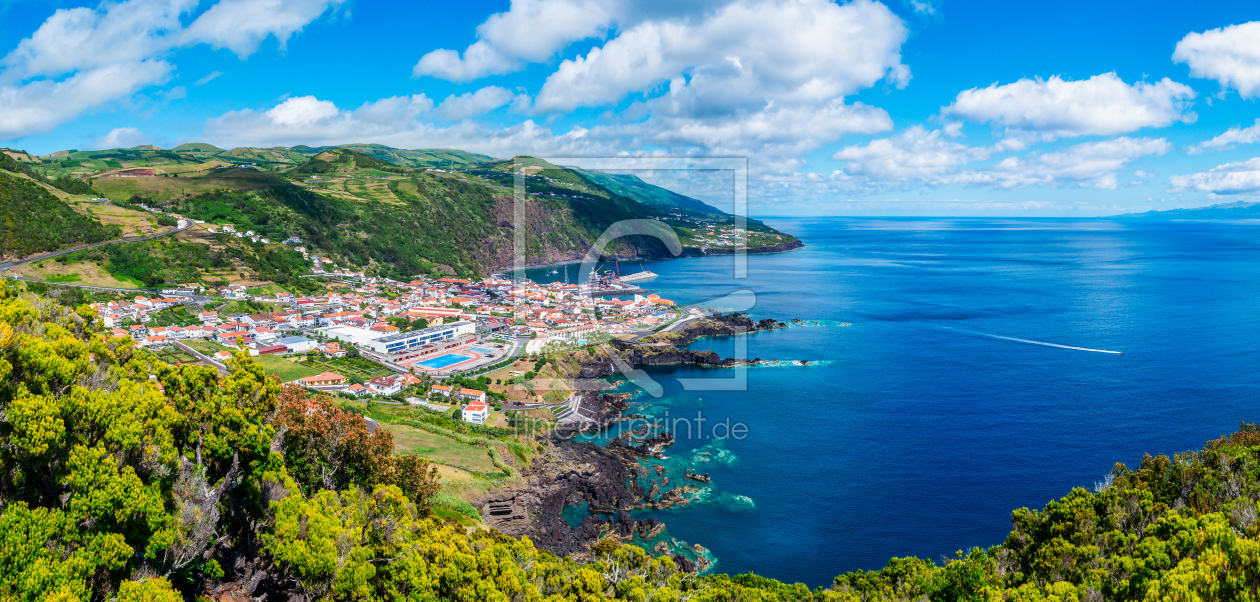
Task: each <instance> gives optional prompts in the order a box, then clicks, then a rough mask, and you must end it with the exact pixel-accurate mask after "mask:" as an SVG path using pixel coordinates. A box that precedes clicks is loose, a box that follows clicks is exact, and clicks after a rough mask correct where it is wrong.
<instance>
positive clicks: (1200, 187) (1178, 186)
mask: <svg viewBox="0 0 1260 602" xmlns="http://www.w3.org/2000/svg"><path fill="white" fill-rule="evenodd" d="M1168 179H1169V181H1170V182H1171V183H1172V189H1171V192H1183V191H1187V190H1197V191H1199V192H1209V193H1212V194H1214V195H1216V194H1219V195H1228V194H1243V193H1248V192H1260V157H1256V158H1254V159H1248V160H1246V161H1239V162H1237V163H1226V164H1224V165H1219V166H1217V167H1213V168H1212V169H1210V170H1208V171H1205V172H1202V173H1196V174H1190V175H1186V176H1172V177H1170V178H1168Z"/></svg>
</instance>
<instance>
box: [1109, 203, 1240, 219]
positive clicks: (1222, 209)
mask: <svg viewBox="0 0 1260 602" xmlns="http://www.w3.org/2000/svg"><path fill="white" fill-rule="evenodd" d="M1114 217H1116V218H1119V219H1147V220H1173V219H1191V220H1194V219H1260V203H1248V202H1246V201H1234V202H1232V203H1219V204H1216V205H1208V206H1207V207H1191V208H1184V209H1169V210H1166V211H1147V212H1145V213H1126V214H1124V215H1117V216H1114Z"/></svg>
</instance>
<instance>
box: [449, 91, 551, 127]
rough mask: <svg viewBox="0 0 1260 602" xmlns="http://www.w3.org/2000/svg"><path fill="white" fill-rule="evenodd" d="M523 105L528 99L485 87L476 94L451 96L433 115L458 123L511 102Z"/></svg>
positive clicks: (468, 93) (467, 93)
mask: <svg viewBox="0 0 1260 602" xmlns="http://www.w3.org/2000/svg"><path fill="white" fill-rule="evenodd" d="M514 100H515V101H517V102H521V103H525V102H528V97H522V98H520V99H519V100H518V98H517V95H515V94H512V92H510V91H509V90H507V89H506V88H500V87H499V86H486V87H484V88H481V89H480V90H477V91H476V92H466V93H464V94H459V95H455V94H452V95H450V96H447V97H446V100H443V101H442V104H440V105H438V108H437V109H436V110H435V111H434V113H435V114H436V115H437V116H439V117H441V118H443V119H448V120H450V121H459V120H460V119H467V118H469V117H474V116H476V115H481V114H482V113H489V112H490V111H493V110H495V109H497V108H499V107H501V106H504V105H506V104H508V103H511V102H513V101H514Z"/></svg>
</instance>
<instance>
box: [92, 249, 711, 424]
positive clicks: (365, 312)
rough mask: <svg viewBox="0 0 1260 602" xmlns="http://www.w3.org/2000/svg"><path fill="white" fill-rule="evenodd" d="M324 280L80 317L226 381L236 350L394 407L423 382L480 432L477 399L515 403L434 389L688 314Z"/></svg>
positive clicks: (427, 285)
mask: <svg viewBox="0 0 1260 602" xmlns="http://www.w3.org/2000/svg"><path fill="white" fill-rule="evenodd" d="M645 274H646V275H645ZM330 276H333V277H338V276H339V277H338V278H337V279H336V280H335V281H334V282H333V284H334V285H340V286H341V287H340V288H338V289H337V290H331V291H329V292H326V293H321V294H310V295H297V294H294V293H290V292H263V291H259V290H251V289H248V288H246V287H245V286H243V285H239V284H234V285H227V286H222V287H218V288H215V289H205V288H202V287H195V286H180V287H174V288H169V289H164V290H162V291H161V293H160V294H158V295H156V296H154V295H137V296H135V297H134V298H133V299H131V300H128V301H110V302H99V303H93V304H91V307H92V309H94V310H95V311H96V312H97V315H98V316H99V318H100V319H101V321H102V324H103V325H104V326H105V328H106V329H107V330H108V331H109V332H110V333H111V334H112V335H113V336H116V337H129V338H131V339H133V340H134V341H135V344H136V345H138V346H142V347H146V348H149V349H151V350H153V351H154V352H155V353H157V354H158V355H159V357H163V358H165V359H167V360H169V361H172V363H203V364H206V365H210V366H213V367H216V368H219V369H221V370H224V369H226V365H227V362H228V361H229V359H230V358H231V357H232V355H233V354H234V353H239V352H242V351H243V352H246V353H248V354H249V355H250V356H253V357H255V358H256V360H258V361H259V362H260V363H261V364H262V365H263V366H264V368H267V369H268V370H269V371H270V372H273V373H275V374H276V375H277V376H279V377H281V379H282V380H284V381H285V382H290V383H293V384H296V385H300V386H303V387H307V388H309V389H313V390H318V391H322V392H327V393H334V394H340V395H347V396H351V397H368V398H387V397H398V396H400V395H402V394H403V393H404V392H408V391H415V390H416V388H419V387H418V386H419V385H422V384H427V386H425V387H422V388H423V389H425V391H424V394H425V395H427V396H429V397H441V398H446V399H443V400H441V402H442V403H453V402H459V403H467V404H468V406H467V407H465V408H464V410H465V412H464V419H465V420H467V421H469V422H474V423H480V422H481V421H483V420H485V418H486V414H485V412H484V410H485V409H486V408H485V407H484V406H486V405H487V403H488V401H493V400H494V398H497V399H498V400H499V401H508V400H509V397H512V396H509V395H506V394H496V393H495V392H490V393H488V392H487V390H485V389H473V388H468V387H461V386H458V385H454V386H452V385H444V384H440V383H443V382H446V381H450V380H451V379H463V378H475V377H476V376H479V375H486V374H489V375H493V376H497V378H494V379H485V378H483V381H482V382H485V383H486V384H491V383H494V382H495V381H499V383H495V384H501V383H502V381H503V380H504V378H503V377H504V376H506V377H507V379H508V380H509V381H513V380H514V381H515V382H517V383H518V384H523V383H520V381H521V378H520V377H521V376H522V375H523V374H524V373H525V371H523V370H512V368H516V367H519V366H521V365H522V362H523V361H525V360H527V359H528V358H537V357H539V356H541V355H542V354H545V353H547V352H549V351H558V350H564V349H571V348H577V347H582V346H585V345H590V344H596V343H600V342H606V341H608V340H609V339H611V338H620V339H623V340H633V339H637V338H639V337H642V336H645V335H648V334H652V333H655V332H658V331H662V330H668V329H670V328H672V327H676V326H678V325H680V324H682V323H684V322H685V321H687V320H690V319H693V318H694V317H696V316H698V315H699V314H698V313H693V310H691V309H688V308H680V307H678V306H676V305H675V304H674V302H673V301H671V300H669V299H664V298H662V297H660V296H658V295H655V294H651V293H648V294H630V295H624V296H621V297H611V296H594V295H591V294H589V291H590V290H591V288H590V285H586V284H584V285H578V284H567V283H535V282H532V281H529V280H525V279H521V278H511V277H508V276H506V275H496V276H491V277H488V278H485V279H482V280H477V281H473V280H467V279H460V278H453V277H451V278H439V279H432V278H424V277H419V278H416V279H414V280H412V281H410V282H397V281H394V280H390V279H388V278H371V277H362V276H361V275H357V274H353V273H352V274H350V275H346V274H344V273H343V274H340V275H337V274H330ZM356 276H357V277H356ZM652 276H654V275H651V273H650V272H638V273H635V274H633V275H627V276H622V277H620V278H608V277H605V278H603V279H602V282H603V284H602V285H601V286H604V287H622V289H623V290H637V291H643V289H640V288H638V287H637V286H635V285H631V284H628V282H634V281H637V280H642V279H644V278H650V277H652ZM341 278H345V279H344V280H343V279H341ZM352 278H353V279H352ZM610 281H611V282H610ZM299 374H300V375H299ZM288 376H293V378H286V377H288ZM518 389H519V390H520V391H521V392H522V393H524V392H526V391H529V390H531V389H532V388H527V387H524V386H522V387H518ZM514 397H515V400H516V401H517V402H518V403H521V404H525V403H530V402H536V403H542V402H543V401H544V399H543V393H539V394H537V395H530V394H528V393H526V394H523V395H516V396H514ZM405 399H408V400H410V401H411V402H412V403H420V402H421V400H420V399H419V398H418V397H416V396H411V395H408V396H406V397H405ZM556 401H563V400H556ZM424 403H428V402H427V401H425V402H424Z"/></svg>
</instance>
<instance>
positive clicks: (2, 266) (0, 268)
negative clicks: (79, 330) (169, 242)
mask: <svg viewBox="0 0 1260 602" xmlns="http://www.w3.org/2000/svg"><path fill="white" fill-rule="evenodd" d="M191 227H192V223H191V222H190V223H189V224H188V225H187V226H184V227H183V228H174V229H171V230H163V231H162V232H155V233H153V234H149V235H146V236H124V237H123V238H118V239H115V240H106V241H103V242H94V243H92V244H88V245H79V246H77V247H70V248H69V249H62V250H60V251H53V252H51V253H44V254H43V255H32V256H30V257H27V258H25V259H16V260H13V261H5V262H3V263H0V273H4V272H7V271H9V270H11V269H13V268H15V267H17V266H20V265H23V264H27V263H34V262H37V261H44V260H45V259H52V258H54V257H61V256H62V255H69V254H71V253H74V252H77V251H84V250H87V249H95V248H96V247H103V246H105V245H112V244H114V243H120V242H142V241H146V240H153V239H155V238H159V237H162V236H169V235H171V234H175V233H177V232H183V231H184V230H187V229H189V228H191ZM5 277H6V278H12V279H13V280H22V281H24V282H38V283H41V284H55V285H58V286H73V287H75V288H86V289H89V290H98V291H139V290H148V289H138V288H113V287H108V286H91V285H87V284H73V283H69V282H45V281H43V280H33V279H30V278H22V277H20V276H5Z"/></svg>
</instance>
